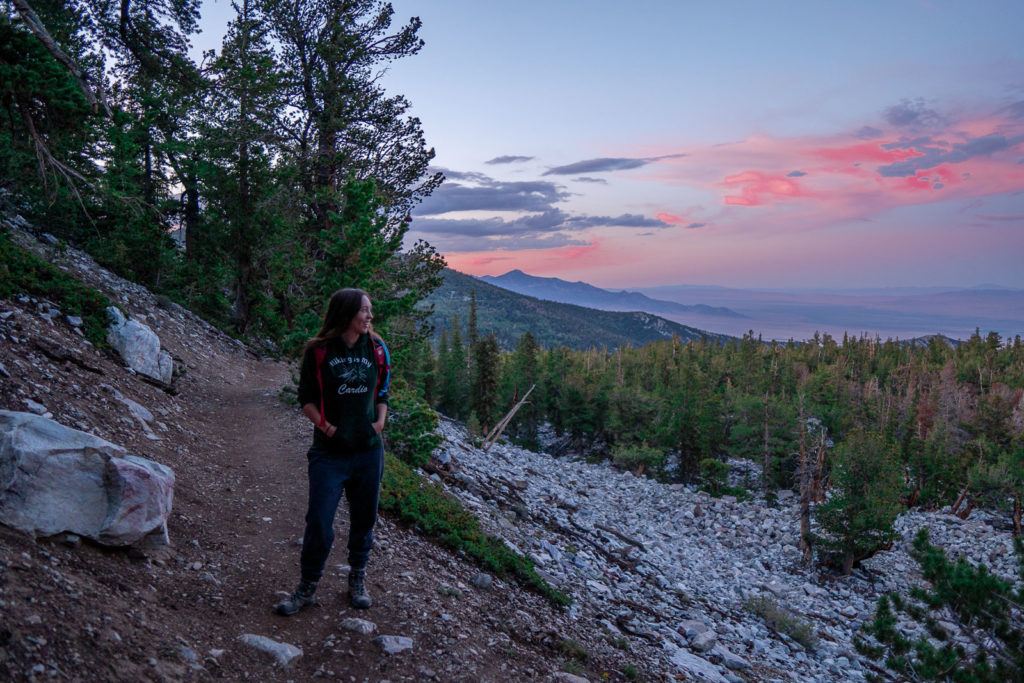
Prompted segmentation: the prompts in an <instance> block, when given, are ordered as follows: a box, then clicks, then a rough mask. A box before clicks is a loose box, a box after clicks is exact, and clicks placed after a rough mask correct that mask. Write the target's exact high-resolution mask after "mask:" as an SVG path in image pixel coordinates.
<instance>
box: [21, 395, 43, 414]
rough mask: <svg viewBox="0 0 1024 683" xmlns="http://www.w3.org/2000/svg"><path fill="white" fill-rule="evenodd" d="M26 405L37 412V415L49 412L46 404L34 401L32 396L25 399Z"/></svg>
mask: <svg viewBox="0 0 1024 683" xmlns="http://www.w3.org/2000/svg"><path fill="white" fill-rule="evenodd" d="M25 407H26V408H28V409H29V410H30V411H31V412H33V413H35V414H36V415H45V414H46V412H47V410H46V406H44V405H43V404H42V403H38V402H36V401H33V400H32V399H30V398H26V399H25Z"/></svg>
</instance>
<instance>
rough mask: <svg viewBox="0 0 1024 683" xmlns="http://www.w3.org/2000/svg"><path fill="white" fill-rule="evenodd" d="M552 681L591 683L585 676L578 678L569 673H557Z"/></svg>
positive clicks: (560, 682)
mask: <svg viewBox="0 0 1024 683" xmlns="http://www.w3.org/2000/svg"><path fill="white" fill-rule="evenodd" d="M551 680H552V681H555V683H589V681H588V680H587V679H586V678H583V676H577V675H576V674H571V673H569V672H568V671H556V672H555V673H553V674H552V675H551Z"/></svg>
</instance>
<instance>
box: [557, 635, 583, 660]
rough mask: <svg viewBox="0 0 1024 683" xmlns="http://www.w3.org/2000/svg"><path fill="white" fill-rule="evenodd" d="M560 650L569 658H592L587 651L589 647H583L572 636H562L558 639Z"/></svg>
mask: <svg viewBox="0 0 1024 683" xmlns="http://www.w3.org/2000/svg"><path fill="white" fill-rule="evenodd" d="M558 651H559V652H561V653H562V654H563V655H564V656H566V657H568V658H569V659H573V660H576V661H577V662H585V661H587V660H588V659H590V654H589V653H588V652H587V648H585V647H583V646H582V645H581V644H580V643H578V642H577V641H575V640H573V639H572V638H562V639H561V640H560V641H558Z"/></svg>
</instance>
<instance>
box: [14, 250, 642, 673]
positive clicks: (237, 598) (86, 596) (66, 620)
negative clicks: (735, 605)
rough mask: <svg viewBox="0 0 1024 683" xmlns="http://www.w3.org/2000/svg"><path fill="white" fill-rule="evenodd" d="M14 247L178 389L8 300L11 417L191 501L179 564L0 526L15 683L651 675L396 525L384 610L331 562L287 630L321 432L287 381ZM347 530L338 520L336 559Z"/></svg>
mask: <svg viewBox="0 0 1024 683" xmlns="http://www.w3.org/2000/svg"><path fill="white" fill-rule="evenodd" d="M18 239H19V240H20V241H21V242H22V243H23V244H25V245H26V246H28V247H29V248H31V249H32V250H33V251H35V252H37V253H40V254H45V255H46V256H47V258H49V259H50V260H52V261H53V262H55V263H58V264H59V265H60V267H62V268H63V269H65V270H66V271H68V272H70V273H72V274H74V275H75V277H77V278H79V279H81V280H82V281H84V282H86V283H88V284H90V285H91V286H93V287H95V288H97V289H99V290H101V291H103V292H104V293H105V294H106V295H107V296H108V297H109V298H110V299H111V300H112V301H114V302H115V303H116V304H117V305H118V306H120V307H121V309H122V310H123V311H124V312H125V313H127V314H128V316H129V317H130V318H131V319H133V320H136V321H139V322H140V323H142V324H145V325H146V326H148V327H149V328H151V329H152V330H153V331H155V332H156V333H157V334H158V335H159V337H160V342H161V345H162V347H163V349H165V350H167V351H168V352H169V353H170V354H171V356H172V357H173V360H174V365H175V373H176V378H175V381H174V388H173V389H171V390H169V391H168V390H165V389H166V388H165V387H162V385H160V384H159V383H153V382H152V381H144V380H145V378H144V377H143V376H141V375H138V374H136V373H133V372H131V371H129V370H128V368H126V367H125V366H124V364H123V363H122V361H121V359H120V358H119V357H118V356H117V355H116V354H114V353H113V352H111V351H109V350H104V351H100V350H97V349H96V348H95V347H93V346H92V345H91V344H89V343H88V342H87V341H86V339H85V338H84V337H83V335H82V334H81V328H80V327H79V325H80V321H77V320H74V319H71V320H69V319H68V318H67V317H66V316H65V315H64V314H63V313H62V312H61V311H60V310H58V309H57V307H56V306H55V305H54V303H53V302H48V301H43V300H38V299H35V298H32V297H29V296H15V297H14V298H13V299H10V300H0V409H5V410H13V411H27V412H34V413H37V414H40V415H47V416H50V417H52V418H53V419H54V420H56V421H58V422H60V423H62V424H64V425H67V426H69V427H73V428H76V429H80V430H83V431H86V432H89V433H92V434H95V435H97V436H100V437H102V438H104V439H107V440H109V441H111V442H114V443H116V444H119V445H121V446H124V447H125V448H126V449H127V451H128V452H129V453H133V454H138V455H143V456H145V457H148V458H151V459H153V460H155V461H157V462H160V463H163V464H165V465H167V466H169V467H171V468H173V469H174V472H175V478H176V484H175V491H174V508H173V511H172V513H171V515H170V518H169V520H168V532H169V536H170V540H171V546H170V547H167V548H164V549H162V550H156V551H153V550H149V551H142V550H140V549H138V548H132V549H127V550H125V549H111V548H106V547H102V546H99V545H95V544H92V543H89V542H87V541H85V540H83V539H81V538H79V537H76V536H72V535H58V536H56V537H51V538H41V539H35V538H32V537H30V536H28V535H26V534H23V533H21V532H17V531H14V530H13V529H11V528H9V527H4V526H3V525H0V679H2V680H14V681H23V680H39V681H42V680H102V681H119V680H124V681H128V680H131V681H139V680H161V681H163V680H206V679H211V678H224V679H228V680H260V681H274V680H280V681H284V680H309V679H312V678H315V677H325V678H327V679H331V680H333V679H337V680H347V681H363V680H369V681H379V680H391V681H401V680H406V681H412V680H443V681H481V680H482V681H508V680H539V681H545V680H574V679H572V678H571V676H572V675H574V674H579V675H582V676H584V677H586V678H589V679H590V680H598V679H601V678H608V679H611V680H622V679H624V677H625V675H626V674H627V673H628V674H630V675H633V674H634V673H635V675H639V676H641V677H646V678H648V679H650V678H653V677H654V676H655V673H654V670H652V669H651V668H650V667H648V666H647V665H646V664H645V661H644V660H643V658H642V657H640V656H639V655H637V654H634V653H632V652H631V651H630V650H629V649H628V647H627V649H626V650H623V649H620V648H619V647H616V645H615V644H613V643H612V642H611V641H610V640H609V639H608V638H606V637H605V636H604V634H602V633H601V632H599V631H597V630H595V629H594V628H593V626H592V624H590V623H586V622H581V621H578V620H575V619H574V618H573V615H572V614H571V613H569V612H566V611H564V610H561V609H558V608H555V607H553V606H551V605H550V604H549V603H548V602H546V601H545V600H544V599H543V598H541V597H539V596H537V595H536V594H534V593H531V592H527V591H525V590H523V589H522V588H520V587H519V586H518V585H517V584H515V583H510V582H506V581H504V580H501V579H500V578H497V577H490V576H488V575H486V574H482V572H481V571H480V569H479V568H478V567H476V566H474V565H472V564H470V563H469V562H467V561H466V560H464V559H463V558H460V557H458V556H456V555H453V554H452V553H450V552H448V551H446V550H444V549H441V548H439V547H437V546H435V545H434V544H432V543H429V542H427V541H425V540H423V539H422V538H421V537H419V536H418V535H417V534H416V533H415V532H414V531H413V530H410V529H406V528H403V527H401V526H399V525H396V524H394V523H393V522H391V521H390V520H388V519H386V518H385V519H382V521H381V523H380V525H379V526H378V532H377V538H378V544H377V547H376V548H375V550H374V554H373V556H372V557H371V563H372V564H371V574H370V577H369V582H368V584H369V588H370V591H371V593H372V594H373V595H374V597H375V600H376V604H375V605H374V607H373V608H372V609H371V610H369V612H368V613H359V614H356V613H354V611H353V610H351V609H348V608H347V606H346V605H345V602H344V583H345V582H344V575H345V572H346V570H347V567H345V566H344V565H343V564H342V563H343V561H344V552H343V548H342V552H339V551H338V549H337V548H336V549H335V552H334V554H333V555H332V557H331V559H330V560H329V564H328V573H327V575H326V576H325V580H324V581H323V583H322V588H321V591H320V595H321V597H320V600H321V602H320V605H318V606H316V607H314V608H311V609H310V610H307V611H305V612H303V613H302V614H300V615H298V616H296V617H293V618H291V619H285V618H281V617H277V616H275V615H274V614H272V612H271V605H272V604H273V603H274V602H275V601H276V600H278V599H279V592H280V591H287V590H290V589H291V588H293V587H294V584H295V581H296V578H297V576H296V575H297V564H298V552H299V547H298V539H299V538H300V536H301V533H302V526H303V522H302V519H303V515H304V511H305V503H306V481H305V461H304V454H305V451H306V448H307V447H308V441H309V426H308V424H306V423H305V421H304V419H303V418H301V416H300V415H299V414H298V411H297V410H296V409H295V408H294V407H293V406H292V405H287V404H285V403H283V402H282V401H281V400H280V399H279V398H278V394H279V391H280V389H281V387H282V386H284V385H285V384H287V383H288V382H289V373H290V371H291V368H290V367H289V366H287V365H286V364H283V363H279V362H276V361H272V360H266V359H260V358H258V357H257V356H256V355H255V354H253V353H252V352H250V351H249V350H247V349H246V348H245V347H244V346H243V345H241V344H240V343H238V342H236V341H234V340H232V339H230V338H229V337H227V336H225V335H223V334H221V333H220V332H218V331H217V330H216V329H214V328H212V327H211V326H209V325H207V324H206V323H204V322H203V321H201V320H199V319H198V318H196V317H195V316H194V315H192V314H191V313H189V312H187V311H185V310H183V309H181V308H180V307H177V306H175V305H173V304H170V303H169V302H167V301H166V300H163V299H159V298H158V297H154V296H153V295H151V294H150V293H149V292H147V291H146V290H145V289H143V288H141V287H138V286H136V285H133V284H131V283H128V282H125V281H123V280H121V279H120V278H117V277H115V276H113V275H111V274H110V273H108V272H106V271H105V270H103V269H102V268H100V267H98V266H97V265H96V264H95V263H94V262H92V260H91V259H89V258H88V257H87V256H85V255H83V254H81V253H79V252H76V251H75V250H73V249H72V250H67V251H61V252H57V251H56V249H54V248H51V247H49V246H46V245H44V244H42V243H37V242H35V241H34V240H31V239H29V238H27V237H26V236H25V235H19V237H18ZM139 408H141V409H142V410H141V411H140V410H139ZM346 524H347V519H346V515H345V513H344V508H342V510H341V512H340V513H339V516H338V520H337V528H338V537H339V542H338V545H339V547H342V546H343V544H344V538H345V530H346ZM349 618H363V619H366V620H369V622H371V624H372V627H371V626H368V625H366V624H359V623H354V622H349V621H346V619H349ZM352 629H355V630H352ZM368 630H369V631H370V633H365V631H368ZM246 634H250V635H252V636H261V637H263V638H270V639H273V640H275V641H278V642H280V643H283V644H287V645H290V646H292V647H294V648H298V649H300V650H301V651H302V655H301V656H299V657H297V658H295V659H293V660H291V661H290V663H289V664H288V665H287V666H286V667H285V666H282V665H281V664H280V663H275V661H276V660H275V659H274V658H273V657H272V656H270V655H268V654H265V653H263V652H261V651H259V650H257V649H255V648H253V647H252V646H251V645H250V644H249V643H253V642H259V639H255V638H248V639H247V641H246V642H243V640H241V637H242V636H244V635H246ZM378 636H395V637H396V638H390V639H383V640H376V638H377V637H378ZM401 639H408V641H406V640H401ZM410 642H411V648H407V649H404V646H405V645H406V644H409V643H410ZM291 652H292V653H294V652H295V650H291ZM284 659H287V657H284Z"/></svg>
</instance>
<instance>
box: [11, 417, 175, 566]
mask: <svg viewBox="0 0 1024 683" xmlns="http://www.w3.org/2000/svg"><path fill="white" fill-rule="evenodd" d="M173 496H174V472H173V471H172V470H171V469H170V468H168V467H165V466H164V465H161V464H160V463H157V462H154V461H152V460H149V459H147V458H143V457H139V456H136V455H129V454H127V453H126V452H125V449H124V448H122V447H120V446H117V445H115V444H112V443H110V442H109V441H105V440H103V439H101V438H99V437H97V436H93V435H92V434H87V433H85V432H81V431H78V430H76V429H71V428H69V427H65V426H63V425H61V424H59V423H57V422H54V421H53V420H49V419H47V418H45V417H42V416H39V415H35V414H32V413H22V412H13V411H7V410H0V522H2V523H4V524H7V525H8V526H12V527H14V528H16V529H20V530H21V531H25V532H27V533H30V534H33V535H35V536H52V535H55V534H59V533H61V532H70V533H73V534H76V535H78V536H84V537H86V538H90V539H92V540H94V541H96V542H98V543H102V544H104V545H113V546H125V545H132V544H136V543H138V542H139V541H142V540H143V539H146V541H147V543H152V544H161V543H164V544H165V543H167V516H168V515H169V514H170V512H171V503H172V500H173Z"/></svg>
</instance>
